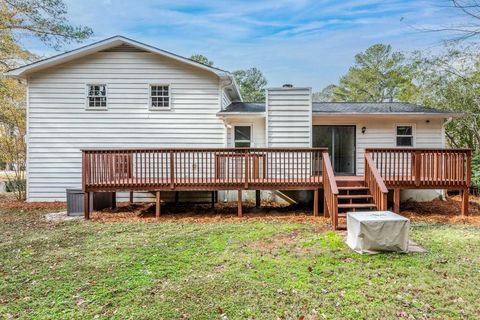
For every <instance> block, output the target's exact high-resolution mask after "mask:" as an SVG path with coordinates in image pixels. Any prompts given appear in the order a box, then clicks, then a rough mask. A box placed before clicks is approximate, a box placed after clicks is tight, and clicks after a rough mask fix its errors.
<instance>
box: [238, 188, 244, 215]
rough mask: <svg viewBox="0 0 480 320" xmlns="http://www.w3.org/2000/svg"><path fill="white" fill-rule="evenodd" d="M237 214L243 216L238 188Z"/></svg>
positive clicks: (240, 193)
mask: <svg viewBox="0 0 480 320" xmlns="http://www.w3.org/2000/svg"><path fill="white" fill-rule="evenodd" d="M237 215H238V216H239V217H243V208H242V190H238V196H237Z"/></svg>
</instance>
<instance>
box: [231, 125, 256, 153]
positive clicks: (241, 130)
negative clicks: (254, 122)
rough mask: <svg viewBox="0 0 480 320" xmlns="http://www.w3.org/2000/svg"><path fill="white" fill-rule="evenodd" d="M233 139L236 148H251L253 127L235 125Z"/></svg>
mask: <svg viewBox="0 0 480 320" xmlns="http://www.w3.org/2000/svg"><path fill="white" fill-rule="evenodd" d="M233 139H234V145H235V148H249V147H250V146H251V143H252V127H251V126H235V127H234V133H233Z"/></svg>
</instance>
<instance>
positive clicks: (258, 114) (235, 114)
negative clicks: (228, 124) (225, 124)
mask: <svg viewBox="0 0 480 320" xmlns="http://www.w3.org/2000/svg"><path fill="white" fill-rule="evenodd" d="M217 116H218V117H249V116H250V117H265V116H266V113H265V112H217Z"/></svg>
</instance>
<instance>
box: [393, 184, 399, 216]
mask: <svg viewBox="0 0 480 320" xmlns="http://www.w3.org/2000/svg"><path fill="white" fill-rule="evenodd" d="M393 212H395V213H400V188H395V189H393Z"/></svg>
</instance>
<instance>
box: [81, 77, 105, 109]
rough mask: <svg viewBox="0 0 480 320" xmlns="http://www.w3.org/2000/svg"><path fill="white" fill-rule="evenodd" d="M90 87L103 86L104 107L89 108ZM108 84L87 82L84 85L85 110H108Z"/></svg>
mask: <svg viewBox="0 0 480 320" xmlns="http://www.w3.org/2000/svg"><path fill="white" fill-rule="evenodd" d="M90 86H105V99H106V103H105V107H91V106H90V99H89V98H90V96H89V92H90V90H89V87H90ZM108 100H109V99H108V84H107V83H105V82H88V83H85V109H87V110H100V111H105V110H108Z"/></svg>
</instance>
